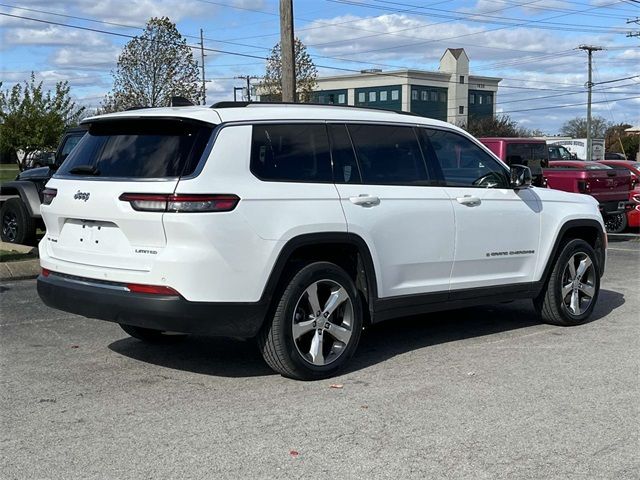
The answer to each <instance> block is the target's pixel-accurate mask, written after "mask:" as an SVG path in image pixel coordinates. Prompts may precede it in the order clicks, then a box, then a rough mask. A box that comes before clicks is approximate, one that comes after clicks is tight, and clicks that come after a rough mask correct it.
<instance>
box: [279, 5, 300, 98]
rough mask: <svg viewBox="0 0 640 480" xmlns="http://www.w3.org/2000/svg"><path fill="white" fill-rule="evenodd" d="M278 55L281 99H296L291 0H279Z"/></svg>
mask: <svg viewBox="0 0 640 480" xmlns="http://www.w3.org/2000/svg"><path fill="white" fill-rule="evenodd" d="M280 56H281V61H282V80H281V81H282V101H283V102H295V101H296V70H295V68H296V67H295V54H294V43H293V0H280Z"/></svg>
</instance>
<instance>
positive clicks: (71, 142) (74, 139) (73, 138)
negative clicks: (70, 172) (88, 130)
mask: <svg viewBox="0 0 640 480" xmlns="http://www.w3.org/2000/svg"><path fill="white" fill-rule="evenodd" d="M82 136H83V134H78V135H70V136H68V137H67V139H66V141H65V142H64V145H63V146H62V151H61V152H60V157H61V158H62V159H65V158H67V156H69V153H71V150H73V148H74V147H75V146H76V145H78V142H79V141H80V139H81V138H82Z"/></svg>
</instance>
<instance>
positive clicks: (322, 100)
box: [318, 95, 324, 103]
mask: <svg viewBox="0 0 640 480" xmlns="http://www.w3.org/2000/svg"><path fill="white" fill-rule="evenodd" d="M318 103H324V95H318Z"/></svg>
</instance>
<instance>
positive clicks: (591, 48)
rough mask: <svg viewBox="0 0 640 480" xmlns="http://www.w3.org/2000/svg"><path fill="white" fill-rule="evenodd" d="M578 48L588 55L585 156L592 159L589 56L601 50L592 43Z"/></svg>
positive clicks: (591, 84) (591, 83) (591, 85)
mask: <svg viewBox="0 0 640 480" xmlns="http://www.w3.org/2000/svg"><path fill="white" fill-rule="evenodd" d="M578 48H579V49H580V50H584V51H586V52H587V55H588V56H589V79H588V81H587V85H586V86H587V89H588V93H587V158H586V160H592V159H593V157H592V154H593V153H592V150H591V89H592V88H593V81H592V76H591V75H592V73H591V70H592V68H591V57H592V56H593V52H597V51H599V50H603V48H602V47H594V46H593V45H580V46H579V47H578Z"/></svg>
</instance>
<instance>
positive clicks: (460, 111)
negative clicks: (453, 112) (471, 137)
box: [458, 105, 464, 115]
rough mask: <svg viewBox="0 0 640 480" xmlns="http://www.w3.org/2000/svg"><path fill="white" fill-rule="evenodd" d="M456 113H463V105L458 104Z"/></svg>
mask: <svg viewBox="0 0 640 480" xmlns="http://www.w3.org/2000/svg"><path fill="white" fill-rule="evenodd" d="M458 113H459V114H460V115H464V106H462V105H460V106H459V107H458Z"/></svg>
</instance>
